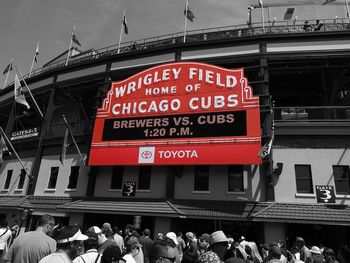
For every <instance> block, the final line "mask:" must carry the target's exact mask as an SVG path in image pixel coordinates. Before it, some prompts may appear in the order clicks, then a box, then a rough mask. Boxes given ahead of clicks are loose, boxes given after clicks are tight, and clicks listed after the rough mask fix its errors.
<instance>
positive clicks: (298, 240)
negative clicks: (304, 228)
mask: <svg viewBox="0 0 350 263" xmlns="http://www.w3.org/2000/svg"><path fill="white" fill-rule="evenodd" d="M295 245H296V247H297V248H298V249H301V248H302V247H304V245H305V240H304V239H303V238H302V237H297V238H296V239H295Z"/></svg>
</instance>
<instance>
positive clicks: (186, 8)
mask: <svg viewBox="0 0 350 263" xmlns="http://www.w3.org/2000/svg"><path fill="white" fill-rule="evenodd" d="M185 11H186V12H185V29H184V43H186V30H187V12H188V0H186V6H185Z"/></svg>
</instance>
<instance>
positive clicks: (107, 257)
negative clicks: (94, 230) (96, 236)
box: [101, 245, 125, 263]
mask: <svg viewBox="0 0 350 263" xmlns="http://www.w3.org/2000/svg"><path fill="white" fill-rule="evenodd" d="M120 261H124V262H125V259H123V258H122V256H121V252H120V248H119V247H118V246H117V245H112V246H109V247H106V249H105V250H104V251H103V254H102V257H101V263H114V262H115V263H119V262H120Z"/></svg>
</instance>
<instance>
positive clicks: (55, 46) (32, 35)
mask: <svg viewBox="0 0 350 263" xmlns="http://www.w3.org/2000/svg"><path fill="white" fill-rule="evenodd" d="M295 1H298V2H302V1H313V2H315V3H316V2H317V3H319V4H316V5H308V6H295V7H296V8H295V13H294V17H295V16H297V17H298V19H318V18H320V19H323V18H334V16H338V17H345V14H346V9H345V5H344V4H343V5H342V6H339V5H327V6H321V3H322V2H323V1H324V0H293V1H292V2H294V3H295ZM337 1H338V3H339V2H342V3H344V1H346V0H344V1H343V0H337ZM257 2H258V0H256V1H255V0H189V5H190V8H191V10H192V11H193V13H194V14H195V16H196V17H197V18H196V20H195V21H194V23H191V22H189V23H188V30H195V29H204V28H211V27H222V26H231V25H240V24H246V22H247V17H248V15H247V13H248V10H247V7H248V5H249V4H250V3H255V4H256V3H257ZM263 2H264V3H268V2H270V3H276V2H291V0H263ZM184 6H185V0H0V20H1V21H0V73H1V77H0V81H1V82H0V88H2V86H3V83H4V80H5V76H4V75H2V72H3V70H4V69H5V67H6V66H7V65H8V63H9V62H10V60H11V58H14V64H16V65H18V66H19V68H20V70H21V71H22V73H23V74H26V73H28V72H29V69H30V65H31V63H32V59H33V55H34V51H35V47H36V44H37V42H38V41H39V42H40V54H39V56H38V63H37V64H35V66H34V68H39V67H41V66H42V65H43V64H45V63H46V62H48V61H49V60H51V59H52V58H54V57H55V56H57V55H59V54H60V53H62V52H63V51H64V50H66V49H68V45H69V41H70V37H71V32H72V30H73V26H74V25H75V27H76V35H77V37H78V39H79V41H80V43H81V44H82V49H83V50H87V49H90V48H95V49H99V48H103V47H106V46H110V45H114V44H118V40H119V33H120V25H121V20H122V13H123V10H124V9H125V10H126V16H127V21H128V27H129V34H128V35H125V36H124V37H123V42H127V41H133V40H138V39H144V38H148V37H153V36H160V35H164V34H169V33H176V32H181V31H183V28H184V15H183V11H184ZM285 11H286V7H282V8H278V7H276V8H272V7H271V8H270V17H271V19H273V17H276V18H277V20H282V19H283V15H284V12H285ZM265 16H266V18H265V19H267V12H265ZM259 21H261V15H260V10H257V9H256V10H253V22H259ZM13 78H14V73H13V72H12V73H11V74H10V77H9V82H12V81H13Z"/></svg>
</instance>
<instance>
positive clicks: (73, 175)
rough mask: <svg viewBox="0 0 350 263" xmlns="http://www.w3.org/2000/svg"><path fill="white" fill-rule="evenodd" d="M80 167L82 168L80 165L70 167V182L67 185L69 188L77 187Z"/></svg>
mask: <svg viewBox="0 0 350 263" xmlns="http://www.w3.org/2000/svg"><path fill="white" fill-rule="evenodd" d="M79 169H80V167H79V166H72V167H71V168H70V175H69V182H68V187H67V188H68V189H77V183H78V177H79ZM55 184H56V183H55Z"/></svg>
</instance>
